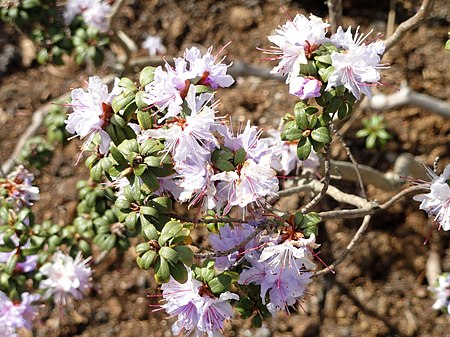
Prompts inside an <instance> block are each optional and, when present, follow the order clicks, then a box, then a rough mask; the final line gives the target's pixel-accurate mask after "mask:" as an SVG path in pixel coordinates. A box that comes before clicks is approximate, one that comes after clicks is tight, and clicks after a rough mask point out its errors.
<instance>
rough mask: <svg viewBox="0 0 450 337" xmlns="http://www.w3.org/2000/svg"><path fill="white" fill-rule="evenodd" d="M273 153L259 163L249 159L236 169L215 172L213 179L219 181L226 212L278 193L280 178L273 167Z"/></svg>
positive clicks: (220, 193) (219, 191) (218, 187)
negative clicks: (233, 207)
mask: <svg viewBox="0 0 450 337" xmlns="http://www.w3.org/2000/svg"><path fill="white" fill-rule="evenodd" d="M271 163H272V155H271V154H270V153H269V154H267V155H265V156H263V157H262V158H261V160H260V161H259V163H256V162H255V161H254V160H253V159H247V160H246V161H245V162H244V163H243V164H242V167H240V168H238V170H236V171H225V172H221V173H218V174H215V175H214V176H213V177H212V180H213V181H218V182H219V183H218V186H217V198H218V199H219V204H220V203H221V202H222V203H226V207H225V209H224V214H227V213H228V212H229V211H230V209H231V207H232V206H239V207H241V208H245V207H246V206H247V205H249V204H251V203H256V204H258V203H260V202H261V201H262V199H263V198H264V197H266V196H273V195H276V192H277V191H278V178H277V177H276V171H275V170H274V169H272V168H271Z"/></svg>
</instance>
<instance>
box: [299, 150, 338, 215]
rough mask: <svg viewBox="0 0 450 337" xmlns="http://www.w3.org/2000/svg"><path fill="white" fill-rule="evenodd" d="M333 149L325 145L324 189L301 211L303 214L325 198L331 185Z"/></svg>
mask: <svg viewBox="0 0 450 337" xmlns="http://www.w3.org/2000/svg"><path fill="white" fill-rule="evenodd" d="M330 157H331V149H330V145H329V144H327V145H325V159H324V162H323V165H324V170H325V175H324V180H323V187H322V189H321V191H320V193H319V194H317V195H316V196H315V197H314V198H313V199H312V200H311V201H310V202H309V203H308V204H306V205H305V206H304V207H303V208H302V209H301V210H300V211H301V212H302V213H306V212H308V210H309V209H311V208H312V207H314V206H315V205H317V203H318V202H319V201H320V200H321V199H322V198H323V197H324V196H325V194H326V193H327V189H328V187H329V185H330V176H331V165H330Z"/></svg>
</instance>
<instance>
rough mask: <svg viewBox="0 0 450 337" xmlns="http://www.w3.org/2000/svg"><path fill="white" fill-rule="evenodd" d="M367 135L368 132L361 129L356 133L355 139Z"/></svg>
mask: <svg viewBox="0 0 450 337" xmlns="http://www.w3.org/2000/svg"><path fill="white" fill-rule="evenodd" d="M368 135H369V130H367V129H361V130H358V132H356V137H358V138H362V137H367V136H368Z"/></svg>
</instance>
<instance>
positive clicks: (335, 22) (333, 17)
mask: <svg viewBox="0 0 450 337" xmlns="http://www.w3.org/2000/svg"><path fill="white" fill-rule="evenodd" d="M327 6H328V16H329V18H330V26H331V33H333V34H334V33H336V31H337V28H338V27H339V26H342V0H328V1H327Z"/></svg>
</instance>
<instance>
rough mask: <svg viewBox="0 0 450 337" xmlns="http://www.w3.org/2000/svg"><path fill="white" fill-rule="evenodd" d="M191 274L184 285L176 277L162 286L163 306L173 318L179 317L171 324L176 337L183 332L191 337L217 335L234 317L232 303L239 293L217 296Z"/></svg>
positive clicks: (189, 273) (226, 293)
mask: <svg viewBox="0 0 450 337" xmlns="http://www.w3.org/2000/svg"><path fill="white" fill-rule="evenodd" d="M192 274H193V273H192V271H191V270H189V271H188V280H187V281H186V282H185V283H184V284H181V283H179V282H177V281H175V280H174V279H173V278H171V279H170V281H169V282H167V283H165V284H163V285H162V286H161V289H162V296H163V299H164V300H165V301H166V303H165V304H163V305H162V307H163V308H164V309H165V310H166V312H167V313H168V314H169V315H170V316H178V319H177V321H176V322H175V323H174V324H173V325H172V332H173V333H174V334H175V335H179V334H180V333H184V334H185V335H186V336H190V335H191V333H196V335H197V336H203V335H204V334H205V333H206V334H208V336H217V335H218V334H219V333H220V331H221V330H222V329H223V325H224V322H225V321H226V320H228V319H230V318H232V317H233V308H232V306H231V304H230V300H238V299H239V296H238V295H237V294H234V293H231V292H229V291H226V292H223V293H221V294H220V295H219V296H216V295H214V294H213V293H212V292H211V290H209V288H208V286H207V285H205V284H204V283H202V282H200V281H198V280H196V279H195V278H193V276H192Z"/></svg>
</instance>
